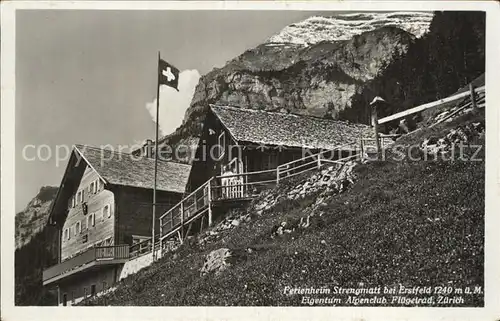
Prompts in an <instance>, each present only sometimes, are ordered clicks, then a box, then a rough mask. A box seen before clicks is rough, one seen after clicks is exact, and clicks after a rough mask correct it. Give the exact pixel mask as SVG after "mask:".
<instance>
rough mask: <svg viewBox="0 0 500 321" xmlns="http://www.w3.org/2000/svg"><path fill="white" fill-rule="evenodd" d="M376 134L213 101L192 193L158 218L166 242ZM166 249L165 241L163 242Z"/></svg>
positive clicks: (342, 156) (355, 151)
mask: <svg viewBox="0 0 500 321" xmlns="http://www.w3.org/2000/svg"><path fill="white" fill-rule="evenodd" d="M372 135H373V130H372V129H371V128H370V127H369V126H367V125H363V124H352V123H348V122H344V121H338V120H332V119H324V118H318V117H312V116H304V115H296V114H284V113H277V112H267V111H261V110H253V109H243V108H236V107H224V106H213V105H212V106H210V110H209V112H208V114H207V116H206V118H205V122H204V126H203V130H202V134H201V137H200V141H199V144H198V148H197V150H196V153H195V157H194V159H193V163H192V169H191V173H190V175H189V181H188V187H187V190H188V192H189V194H188V195H187V196H186V197H184V198H183V200H182V201H181V202H179V203H178V204H177V205H175V206H174V207H173V208H172V209H170V210H169V211H167V212H166V213H165V214H164V215H162V216H161V217H160V226H161V231H160V233H161V240H162V244H163V245H164V244H165V242H166V241H168V240H169V239H170V238H172V237H177V236H179V238H180V240H181V242H182V240H183V239H184V238H185V237H186V236H188V235H189V233H190V232H193V231H199V230H201V229H202V228H203V227H204V224H205V225H211V224H212V221H213V219H214V218H215V216H221V215H223V213H224V211H225V210H226V209H227V208H228V206H229V207H231V206H239V205H241V204H242V203H244V202H245V201H249V200H251V199H252V198H253V197H254V196H256V195H258V194H259V193H260V192H261V191H262V190H263V189H265V188H268V187H270V186H272V185H275V184H277V183H279V181H280V179H284V178H287V177H290V176H294V175H298V174H300V173H302V172H305V171H307V170H311V169H315V168H320V167H321V166H322V165H324V164H332V163H340V162H341V160H342V161H345V160H347V159H349V158H352V157H358V156H359V154H360V149H359V145H360V141H361V139H362V138H363V137H370V136H372ZM164 248H165V246H164Z"/></svg>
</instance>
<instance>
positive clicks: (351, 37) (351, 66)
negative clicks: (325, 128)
mask: <svg viewBox="0 0 500 321" xmlns="http://www.w3.org/2000/svg"><path fill="white" fill-rule="evenodd" d="M339 17H343V18H339ZM339 17H336V18H324V17H323V18H318V17H312V18H309V19H307V20H305V21H303V22H301V23H298V24H295V25H291V26H288V27H286V28H285V29H283V31H282V32H281V33H280V34H278V35H276V36H273V37H271V38H270V39H269V41H268V42H266V43H264V44H262V45H259V46H257V47H256V48H253V49H249V50H247V51H246V52H244V53H243V54H241V55H240V56H238V57H236V58H234V59H233V60H231V61H229V62H228V63H227V64H226V65H225V66H224V67H222V68H219V69H214V70H212V71H211V72H209V73H208V74H206V75H204V76H203V77H202V78H201V79H200V81H199V83H198V85H197V87H196V90H195V93H194V95H193V99H192V101H191V105H190V107H189V108H188V110H187V111H186V114H185V117H184V122H183V124H182V125H181V127H180V128H178V129H177V130H176V132H175V133H173V134H172V135H170V136H169V137H167V138H166V140H165V143H168V144H171V145H175V144H176V143H178V142H179V141H183V140H184V141H186V140H187V141H193V140H195V138H196V137H197V136H198V133H199V132H200V130H201V126H202V122H203V119H204V116H205V113H206V111H207V108H208V106H209V104H223V105H233V106H240V107H244V108H254V109H266V110H278V111H283V112H285V111H288V112H294V113H302V114H310V115H315V116H324V117H333V118H336V117H337V115H338V112H339V111H341V110H343V109H344V108H346V107H348V106H350V99H351V97H352V96H353V95H354V94H355V93H356V92H357V91H359V90H360V89H361V88H362V87H363V85H364V84H365V82H366V81H369V80H371V79H373V78H375V77H376V76H377V74H378V73H379V72H380V71H381V69H382V68H383V67H384V66H385V65H386V64H388V63H389V62H390V61H391V58H392V56H393V54H394V53H395V51H399V52H405V51H406V50H407V47H408V45H409V44H410V43H411V42H412V41H413V39H414V38H415V37H416V36H420V35H422V34H423V33H424V32H426V30H427V28H428V27H429V24H430V20H431V19H432V14H431V13H425V14H421V13H414V14H408V13H392V14H359V15H344V16H339ZM320 21H322V22H321V23H320ZM325 21H328V23H326V22H325ZM342 21H343V22H342ZM368 21H369V22H368ZM319 25H321V26H323V27H318V26H319ZM355 25H358V27H355ZM398 27H400V28H398ZM321 28H324V30H320V29H321ZM406 30H408V31H411V32H413V34H412V33H409V32H408V31H406ZM292 34H293V36H292ZM303 39H306V40H303ZM306 42H307V44H305V43H306Z"/></svg>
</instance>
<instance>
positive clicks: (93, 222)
mask: <svg viewBox="0 0 500 321" xmlns="http://www.w3.org/2000/svg"><path fill="white" fill-rule="evenodd" d="M94 225H95V213H92V226H94Z"/></svg>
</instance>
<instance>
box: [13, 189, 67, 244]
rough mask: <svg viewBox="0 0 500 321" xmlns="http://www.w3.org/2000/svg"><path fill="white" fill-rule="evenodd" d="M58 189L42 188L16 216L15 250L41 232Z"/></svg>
mask: <svg viewBox="0 0 500 321" xmlns="http://www.w3.org/2000/svg"><path fill="white" fill-rule="evenodd" d="M57 190H58V188H57V187H53V186H44V187H42V188H40V191H39V192H38V194H37V195H36V196H35V197H34V198H33V199H32V200H31V201H30V202H29V203H28V205H27V206H26V208H25V209H24V210H22V211H21V212H19V213H17V214H16V218H15V224H16V225H15V226H16V227H15V230H16V232H15V233H16V249H17V248H20V247H21V246H23V245H25V244H27V243H28V242H29V241H30V240H31V238H32V237H33V236H34V235H35V234H37V233H38V232H40V231H42V230H43V228H44V227H45V225H46V224H47V220H48V217H49V210H50V205H51V204H52V201H53V200H54V198H55V197H56V193H57Z"/></svg>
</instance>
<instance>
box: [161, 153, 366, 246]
mask: <svg viewBox="0 0 500 321" xmlns="http://www.w3.org/2000/svg"><path fill="white" fill-rule="evenodd" d="M346 146H347V145H345V146H340V147H337V148H335V149H334V150H328V151H322V152H320V153H317V154H314V155H309V156H306V157H304V158H301V159H298V160H295V161H292V162H288V163H286V164H282V165H279V166H278V167H277V168H274V169H269V170H262V171H255V172H247V173H240V174H230V175H220V176H215V177H213V178H211V179H210V180H208V181H207V182H205V183H204V184H203V185H201V186H200V187H198V188H197V189H196V190H195V191H193V192H192V193H191V194H189V195H188V196H186V197H184V198H183V199H182V200H181V201H180V202H179V203H178V204H176V205H175V206H174V207H172V208H171V209H170V210H168V211H167V212H165V214H163V215H162V216H161V217H160V240H161V242H163V240H164V239H165V238H168V237H170V236H171V235H173V234H174V233H175V232H178V233H180V234H182V233H181V232H182V230H181V228H182V227H183V226H185V225H186V224H189V223H190V222H192V221H193V220H194V219H196V218H198V217H200V216H202V215H205V214H206V213H207V212H208V222H207V223H208V225H211V223H212V221H211V220H212V217H211V211H212V202H213V201H221V200H234V199H245V198H252V197H254V196H256V195H258V194H259V193H260V192H261V191H262V190H264V189H267V188H269V187H272V186H274V185H276V184H278V183H279V182H280V180H282V179H286V178H289V177H293V176H295V175H299V174H301V173H304V172H306V171H310V170H314V169H318V168H321V167H322V166H323V165H325V164H344V163H345V162H347V161H349V160H352V159H357V158H358V157H359V150H353V152H352V155H349V156H348V157H344V158H341V159H335V160H334V159H331V158H333V157H338V154H335V152H336V151H342V149H343V148H344V147H346ZM327 155H328V157H327ZM269 178H271V179H269ZM219 184H220V185H219ZM180 238H181V239H182V236H181V237H180Z"/></svg>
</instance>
